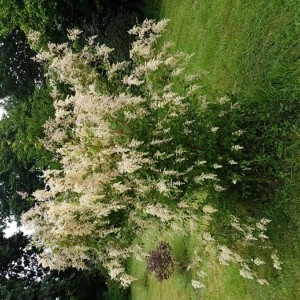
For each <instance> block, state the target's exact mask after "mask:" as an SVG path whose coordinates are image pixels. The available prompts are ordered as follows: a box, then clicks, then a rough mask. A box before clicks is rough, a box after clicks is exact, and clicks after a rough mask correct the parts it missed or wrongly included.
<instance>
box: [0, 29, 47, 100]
mask: <svg viewBox="0 0 300 300" xmlns="http://www.w3.org/2000/svg"><path fill="white" fill-rule="evenodd" d="M35 54H36V53H35V52H34V51H33V50H31V49H30V46H29V45H28V44H27V43H26V36H25V34H24V33H23V32H22V31H21V30H20V29H14V30H13V31H11V32H10V33H9V34H8V35H7V36H6V37H0V70H1V72H0V99H1V98H9V99H10V100H12V98H14V100H16V99H18V100H19V101H20V100H21V101H25V100H26V99H27V98H28V97H29V96H30V95H31V94H32V93H33V91H34V89H35V86H36V85H37V83H39V82H40V81H41V80H42V78H43V72H42V67H41V66H40V65H39V64H38V63H37V62H35V61H33V59H32V58H33V57H34V56H35ZM7 101H8V100H7Z"/></svg>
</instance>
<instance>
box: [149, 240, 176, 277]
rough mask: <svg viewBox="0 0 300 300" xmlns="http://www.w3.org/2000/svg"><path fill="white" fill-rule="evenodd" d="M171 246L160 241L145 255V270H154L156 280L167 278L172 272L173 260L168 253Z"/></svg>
mask: <svg viewBox="0 0 300 300" xmlns="http://www.w3.org/2000/svg"><path fill="white" fill-rule="evenodd" d="M170 251H171V246H170V244H169V243H167V242H163V241H161V242H160V243H159V245H158V246H157V248H156V249H154V250H151V251H150V252H149V253H148V256H147V271H148V272H154V274H155V277H156V278H157V280H158V281H163V280H165V279H168V278H169V277H170V276H171V274H172V272H173V266H174V263H173V260H172V257H171V254H170Z"/></svg>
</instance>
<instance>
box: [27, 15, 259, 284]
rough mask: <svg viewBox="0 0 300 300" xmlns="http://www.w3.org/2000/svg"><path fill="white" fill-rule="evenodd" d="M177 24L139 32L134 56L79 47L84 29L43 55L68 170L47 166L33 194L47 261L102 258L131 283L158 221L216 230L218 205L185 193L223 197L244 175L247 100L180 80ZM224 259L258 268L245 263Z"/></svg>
mask: <svg viewBox="0 0 300 300" xmlns="http://www.w3.org/2000/svg"><path fill="white" fill-rule="evenodd" d="M166 22H167V21H166V20H163V21H160V22H157V23H155V22H154V21H149V20H146V21H144V23H143V24H142V25H141V26H135V27H134V28H133V29H132V30H130V33H131V34H134V35H137V39H136V41H135V42H134V43H133V45H132V49H131V50H130V58H131V60H130V61H123V62H118V63H112V62H111V61H110V59H109V55H110V53H111V52H112V49H111V48H109V47H107V46H105V45H102V46H100V45H99V44H96V43H95V41H94V40H95V39H94V38H93V37H92V38H89V39H88V41H87V45H85V46H84V47H83V48H82V50H80V51H78V50H77V49H78V48H77V47H76V40H77V39H78V36H79V35H80V33H81V32H80V31H79V30H77V29H75V30H70V31H69V32H68V37H69V40H70V41H71V42H74V43H73V45H72V43H70V44H71V45H69V44H67V43H64V44H48V50H47V51H44V52H41V53H39V54H38V55H37V58H36V59H37V60H38V61H40V62H47V63H48V70H47V74H48V78H49V82H50V85H51V87H52V92H51V93H52V97H53V99H54V107H55V117H54V118H53V119H51V120H49V121H47V123H46V124H45V130H46V136H45V139H44V141H43V144H44V146H45V147H46V148H47V149H48V150H50V151H52V152H53V153H54V155H55V157H56V159H57V162H58V163H59V164H60V165H61V169H52V170H50V169H48V170H45V171H44V175H43V176H44V179H45V181H46V189H45V190H37V191H36V192H35V193H34V194H33V195H34V197H35V198H36V200H38V201H39V203H38V204H36V205H35V207H34V208H33V209H31V210H29V211H28V212H26V213H25V214H24V215H23V222H24V223H25V224H26V225H27V226H29V227H30V228H32V229H34V233H33V236H32V238H33V244H34V245H36V246H37V247H39V248H44V249H47V251H44V252H42V253H41V254H40V256H39V257H40V261H41V263H42V264H43V265H44V266H48V267H50V268H54V269H59V270H60V269H65V268H67V267H71V266H72V267H76V268H78V269H84V268H86V267H87V266H88V265H89V263H95V264H100V265H102V266H103V267H104V268H105V269H106V270H107V271H108V273H109V275H110V277H111V279H113V280H119V281H120V282H121V284H122V285H123V286H125V287H126V286H128V285H130V283H131V282H132V281H133V280H134V278H132V277H131V276H129V275H128V274H126V272H125V268H124V261H125V260H126V259H127V258H128V257H130V256H131V255H136V256H140V257H143V256H145V252H144V250H143V249H142V247H141V245H138V244H135V243H134V242H133V237H134V236H140V235H141V234H143V232H144V231H145V229H146V228H148V227H149V226H152V225H153V224H159V226H161V227H162V228H166V226H171V227H172V228H173V229H175V228H179V229H180V230H184V228H185V227H184V224H186V223H190V224H194V225H195V223H201V224H202V223H204V224H207V225H209V224H210V222H209V220H211V214H212V213H213V212H214V211H215V210H214V209H213V208H212V207H211V206H208V205H206V206H203V205H204V204H203V203H201V202H200V201H190V200H191V198H188V197H184V196H185V194H189V193H191V191H193V190H194V189H195V188H197V189H199V190H202V191H203V192H208V193H210V194H211V195H217V194H218V193H220V192H221V191H224V190H226V188H228V187H230V186H232V185H235V184H236V183H237V182H239V181H242V180H243V178H242V175H243V172H244V171H245V170H246V169H247V168H248V162H247V161H244V160H243V155H242V151H241V150H242V149H243V146H241V145H240V144H239V141H240V140H241V136H242V135H243V131H241V130H240V129H239V128H238V126H237V124H236V123H237V112H238V110H239V104H238V103H237V102H236V101H235V100H234V99H231V97H229V96H225V97H219V98H217V99H211V98H210V97H208V96H206V95H204V94H201V96H200V97H199V91H198V92H197V93H196V91H197V90H199V86H197V85H196V80H197V76H194V75H187V76H185V77H183V79H182V76H179V75H180V74H181V73H182V72H183V70H184V67H185V65H186V62H187V61H188V60H189V59H190V57H189V56H187V55H185V54H183V53H177V54H174V55H172V54H170V52H169V46H168V45H166V46H165V47H164V48H163V49H162V51H158V52H157V51H156V50H155V45H156V43H157V38H158V37H159V33H160V32H162V30H163V29H164V27H165V24H166ZM36 37H37V35H36V33H33V32H32V33H31V38H32V40H33V42H36V41H37V38H36ZM200 93H201V92H200ZM149 128H151V130H149ZM201 211H203V213H201ZM194 227H195V226H194ZM208 241H209V242H211V241H212V240H211V239H210V238H209V236H208ZM210 246H214V247H216V249H217V250H218V249H219V248H218V246H217V244H214V243H210ZM222 254H223V256H224V255H225V254H227V257H228V255H229V257H230V258H228V260H229V261H230V262H235V263H237V262H238V263H240V264H241V272H244V273H245V272H246V271H248V272H250V270H248V269H247V268H248V265H246V263H245V260H244V259H233V258H232V255H233V254H232V255H231V254H228V253H225V254H224V253H223V252H222V248H221V253H220V257H221V256H222ZM225 256H226V255H225ZM245 266H246V267H245ZM245 270H246V271H245ZM251 274H252V273H251ZM245 277H246V276H245ZM248 278H250V276H248ZM254 278H256V276H254V275H253V276H252V275H251V279H254ZM259 280H260V279H258V281H259ZM192 283H193V285H194V286H195V287H196V288H198V287H199V285H200V283H198V282H196V281H195V282H192Z"/></svg>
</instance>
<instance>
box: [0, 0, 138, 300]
mask: <svg viewBox="0 0 300 300" xmlns="http://www.w3.org/2000/svg"><path fill="white" fill-rule="evenodd" d="M0 6H1V11H0V24H1V26H0V27H1V32H0V35H1V38H0V66H1V74H0V98H1V107H3V108H4V109H5V115H4V117H3V118H2V119H1V121H0V136H1V142H0V157H1V163H0V182H1V183H0V200H1V201H0V203H1V205H0V206H1V220H2V221H1V224H4V227H3V228H2V230H3V229H4V228H5V222H4V219H6V218H7V217H10V218H11V217H13V218H14V219H16V220H17V221H18V220H19V217H20V215H21V214H22V213H23V212H24V211H26V210H27V209H29V208H30V207H31V205H32V203H31V202H30V201H25V200H24V199H22V196H23V195H24V194H25V193H27V194H29V195H30V194H31V193H32V192H33V191H34V190H36V189H37V188H38V187H42V186H43V180H42V179H41V178H40V175H41V169H43V168H47V167H50V166H55V163H54V162H53V161H52V155H51V154H50V152H48V151H46V150H45V149H43V148H42V147H41V146H40V142H39V139H40V138H43V135H44V134H43V127H42V125H43V124H44V123H45V121H46V120H47V119H48V118H49V117H50V116H52V115H53V112H54V110H53V105H52V99H51V97H50V96H49V91H48V88H47V83H46V82H44V79H43V72H44V70H43V68H42V67H41V66H40V65H39V64H38V63H36V62H35V61H33V60H32V58H33V56H34V55H35V54H36V53H35V52H34V51H33V50H32V49H30V46H29V45H28V44H27V37H26V34H28V33H29V32H30V30H32V29H37V30H39V31H40V32H41V33H42V39H41V43H40V45H39V47H45V46H46V45H47V43H48V41H50V40H51V41H53V42H60V41H63V40H66V37H67V34H66V33H67V29H69V28H74V27H76V28H82V29H83V30H84V31H85V34H86V35H87V36H90V35H92V34H98V35H99V38H98V40H99V41H104V40H105V41H107V40H109V41H110V44H111V46H113V47H116V48H117V49H118V51H116V56H115V57H116V59H117V57H124V55H126V54H125V51H124V49H127V48H128V47H129V44H130V40H128V39H126V34H125V33H126V31H127V30H128V29H129V28H130V27H131V26H132V25H133V24H134V23H135V22H136V18H139V17H140V16H141V15H142V11H141V9H140V8H141V6H140V3H139V1H126V0H119V1H105V0H103V1H102V0H95V1H92V0H91V1H76V2H74V1H69V0H66V1H27V0H24V1H23V0H20V1H19V0H16V1H6V0H1V1H0ZM38 49H39V48H36V49H35V50H38ZM18 192H22V193H21V194H22V196H21V195H20V194H18ZM17 237H21V235H18V236H15V237H13V238H9V239H6V238H5V237H3V234H2V239H1V245H0V247H2V248H1V249H2V250H3V249H4V248H5V249H6V250H5V251H4V250H3V251H2V252H1V253H2V254H1V255H3V257H1V262H2V264H1V276H2V279H1V296H0V298H1V299H17V298H19V299H55V298H56V297H60V299H70V298H71V299H103V297H105V299H111V298H110V296H108V294H112V293H114V292H116V287H114V288H110V289H109V291H108V292H107V293H108V294H107V295H106V296H105V290H106V289H107V287H106V286H105V284H104V282H103V284H102V283H101V282H102V281H103V280H104V279H103V278H104V277H103V274H101V272H100V271H97V270H91V271H85V272H79V271H77V270H75V269H70V270H67V271H66V272H64V273H60V274H59V275H58V274H56V273H54V274H52V273H51V275H49V276H48V275H47V276H46V277H45V278H44V279H43V280H42V281H40V282H36V281H35V280H30V279H26V278H15V279H13V278H10V279H9V280H8V279H6V278H5V277H3V276H4V275H5V274H7V272H10V271H9V270H10V269H9V268H10V267H9V263H11V262H12V261H13V260H15V259H16V255H19V258H20V259H21V258H22V257H23V256H24V253H23V252H22V251H21V250H20V249H21V248H22V247H25V246H26V244H27V243H28V239H27V238H25V237H22V238H21V239H19V238H17ZM19 241H22V247H21V246H20V244H19ZM19 247H21V248H20V249H19ZM9 249H10V250H9ZM14 249H15V251H19V252H18V253H15V252H13V251H14ZM18 249H19V250H18ZM8 250H9V251H8ZM24 257H25V256H24ZM30 268H31V267H29V269H30ZM36 268H37V270H39V272H44V271H43V269H41V267H40V266H39V267H38V266H37V267H36ZM19 271H20V270H19ZM81 285H84V286H85V287H84V288H82V287H81Z"/></svg>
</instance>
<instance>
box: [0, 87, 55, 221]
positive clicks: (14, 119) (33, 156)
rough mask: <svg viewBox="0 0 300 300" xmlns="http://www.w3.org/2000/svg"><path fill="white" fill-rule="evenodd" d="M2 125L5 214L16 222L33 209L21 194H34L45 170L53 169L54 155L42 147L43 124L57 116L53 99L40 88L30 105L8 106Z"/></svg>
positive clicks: (0, 144)
mask: <svg viewBox="0 0 300 300" xmlns="http://www.w3.org/2000/svg"><path fill="white" fill-rule="evenodd" d="M5 106H6V108H7V110H6V114H5V115H4V116H3V118H2V119H1V122H0V136H1V142H0V157H1V163H0V170H1V172H0V181H1V185H0V191H1V195H2V196H1V205H2V212H3V213H4V212H5V214H6V216H7V217H10V216H11V214H13V215H14V216H15V218H16V219H18V218H19V216H20V214H21V213H22V212H24V211H25V210H27V209H28V208H29V205H30V203H29V202H26V201H24V200H22V199H21V196H20V195H19V194H18V192H22V193H27V194H31V193H32V192H33V191H34V190H36V189H37V188H38V187H39V186H41V185H42V181H41V179H40V178H39V175H40V173H41V169H42V168H45V167H48V166H51V165H52V164H53V163H52V162H51V159H52V155H51V153H50V152H48V151H45V149H43V148H42V147H41V146H40V145H39V139H40V138H42V137H43V134H44V133H43V129H42V124H43V123H44V122H45V121H46V120H47V119H48V118H49V117H50V116H51V115H52V114H53V106H52V99H51V97H50V95H49V91H48V90H47V88H46V87H44V86H40V87H39V88H38V89H36V91H35V93H34V94H33V95H32V96H31V97H30V98H29V99H27V101H26V102H25V101H24V102H23V103H18V104H16V103H15V104H14V105H13V104H12V103H11V102H9V103H7V104H6V105H5Z"/></svg>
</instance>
